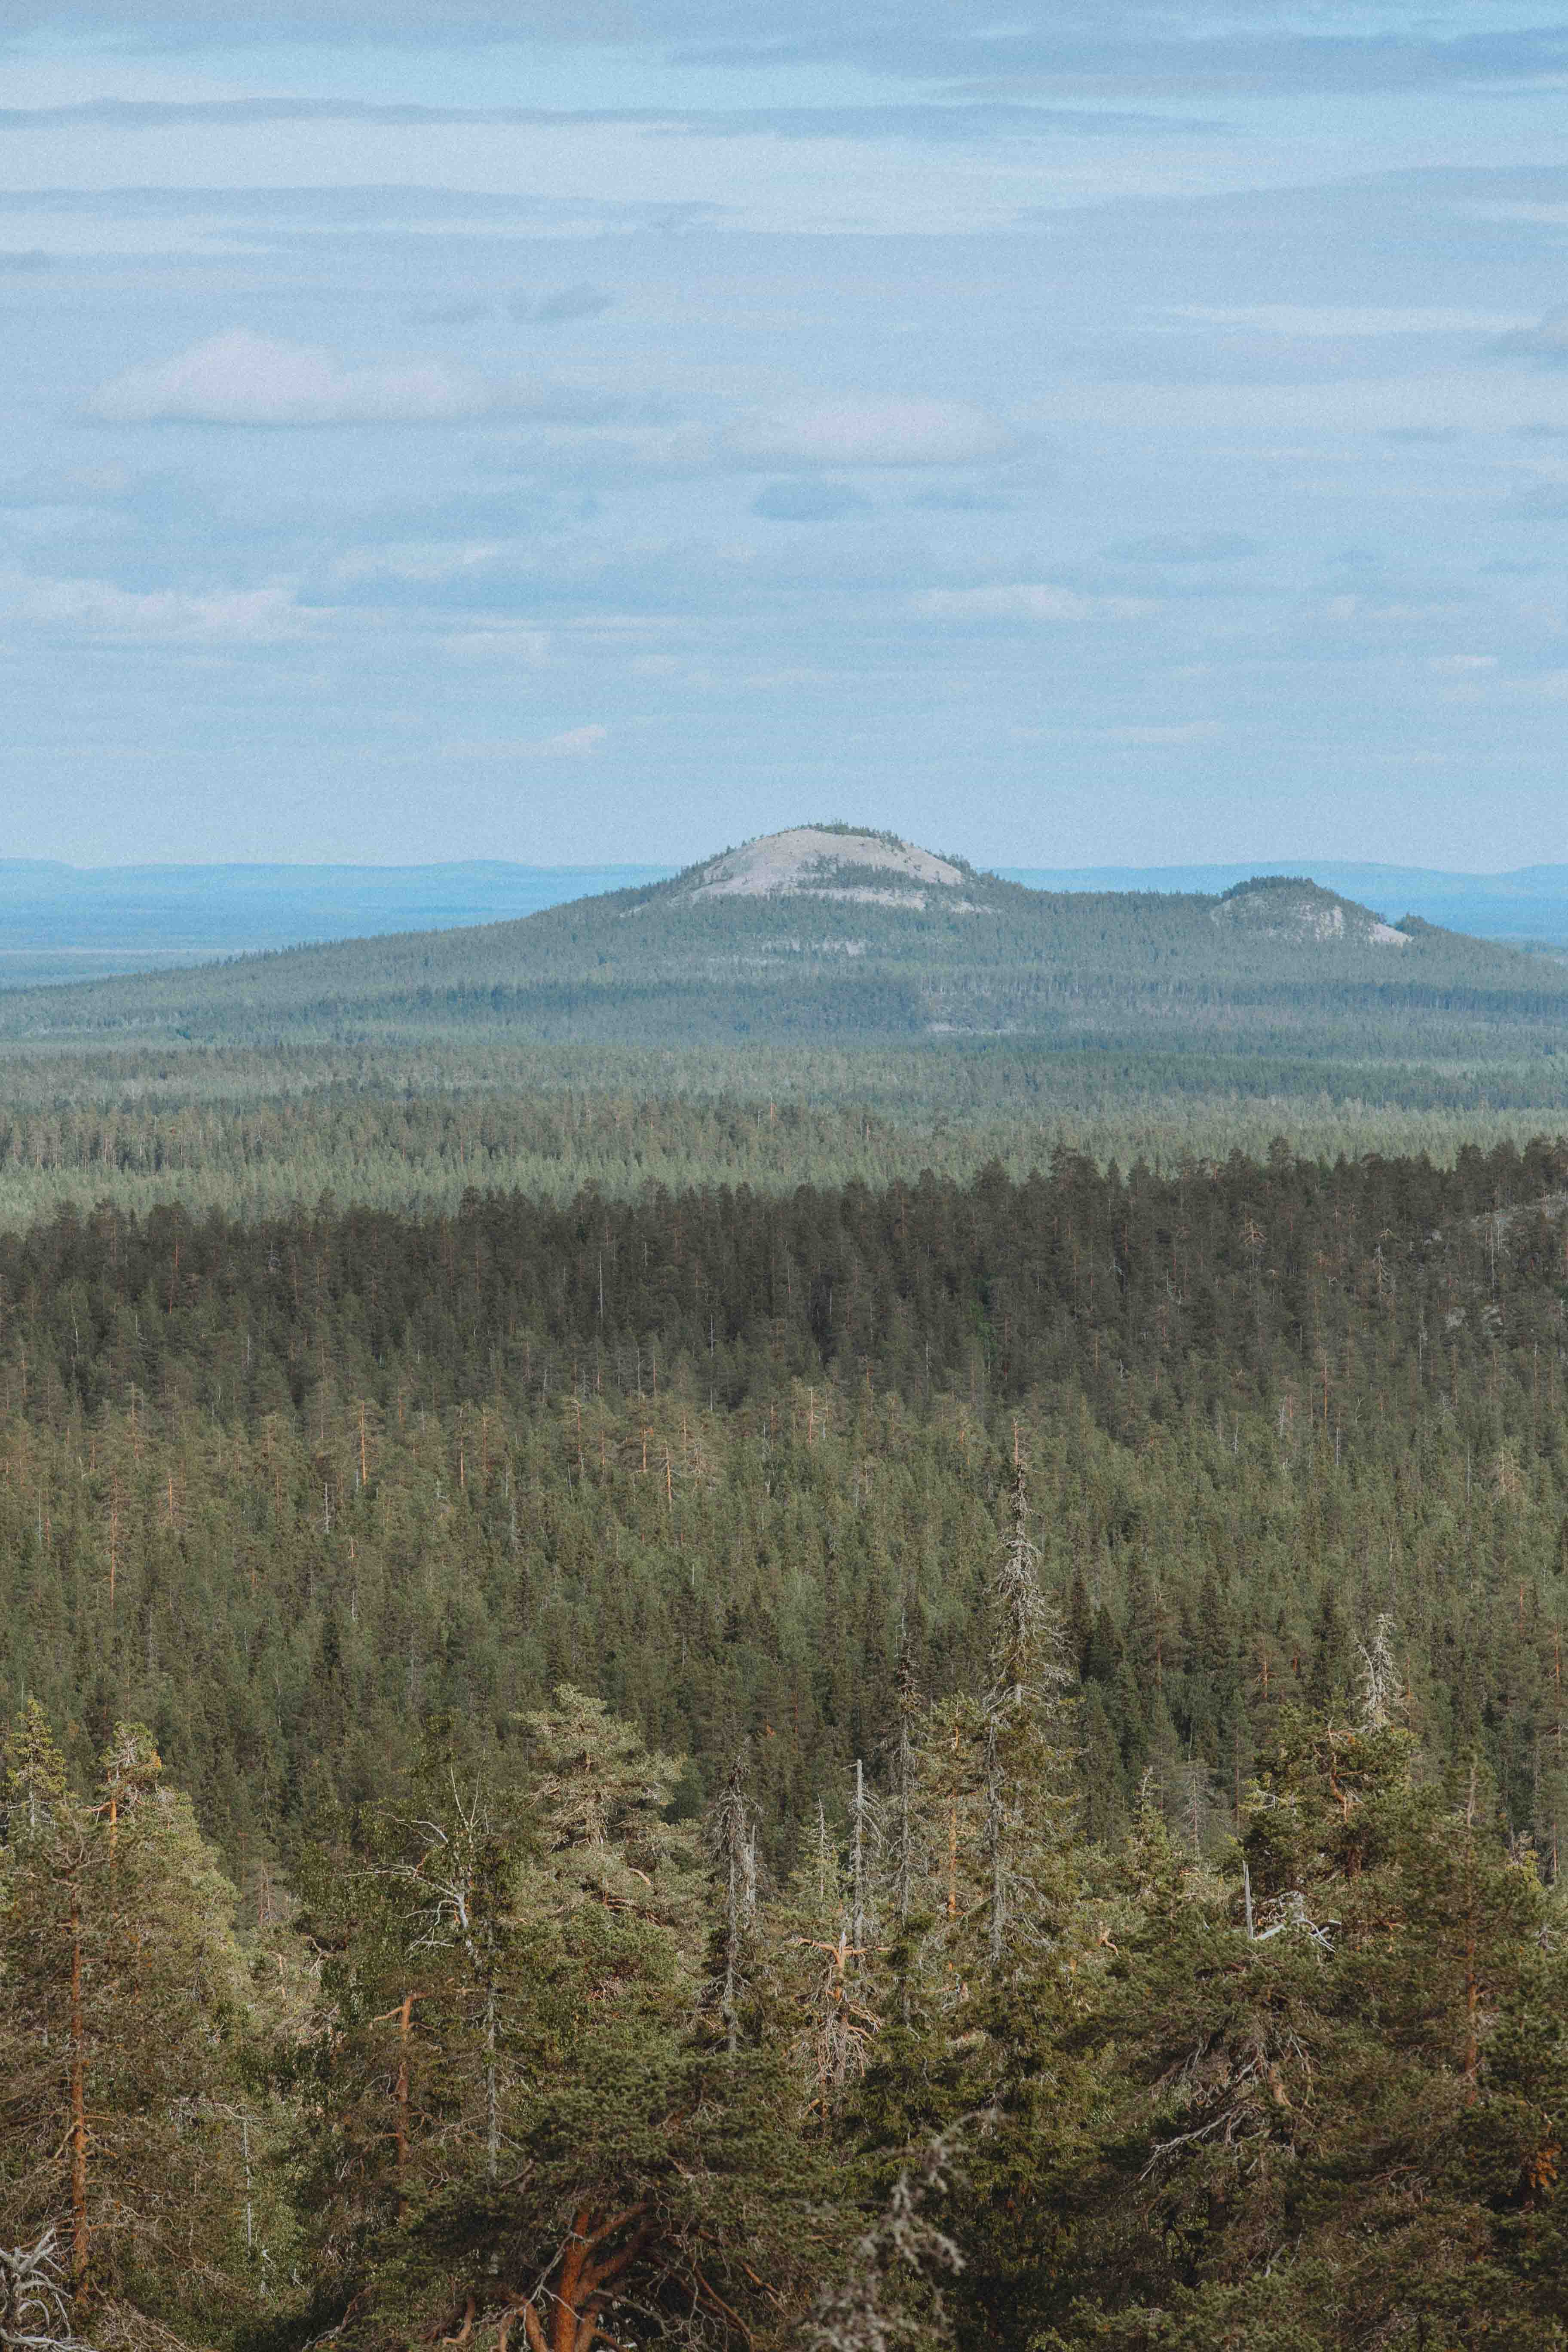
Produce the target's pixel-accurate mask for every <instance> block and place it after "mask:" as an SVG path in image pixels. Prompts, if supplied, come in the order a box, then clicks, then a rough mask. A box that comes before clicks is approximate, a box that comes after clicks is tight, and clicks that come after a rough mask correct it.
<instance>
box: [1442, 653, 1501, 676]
mask: <svg viewBox="0 0 1568 2352" xmlns="http://www.w3.org/2000/svg"><path fill="white" fill-rule="evenodd" d="M1497 666H1498V657H1497V656H1496V654H1434V655H1433V656H1431V658H1430V660H1429V661H1428V662H1427V664H1426V667H1427V668H1428V669H1435V670H1436V671H1437V672H1438V673H1439V674H1440V675H1441V676H1442V677H1474V676H1475V675H1476V673H1477V672H1478V671H1482V670H1489V669H1496V667H1497Z"/></svg>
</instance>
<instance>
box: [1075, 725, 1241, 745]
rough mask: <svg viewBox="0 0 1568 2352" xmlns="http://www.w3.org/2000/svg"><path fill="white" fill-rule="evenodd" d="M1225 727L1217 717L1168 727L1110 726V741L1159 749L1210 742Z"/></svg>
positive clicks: (1221, 732) (1106, 734)
mask: <svg viewBox="0 0 1568 2352" xmlns="http://www.w3.org/2000/svg"><path fill="white" fill-rule="evenodd" d="M1224 733H1225V728H1224V725H1223V723H1222V722H1221V721H1220V720H1219V719H1183V720H1179V721H1177V722H1175V723H1173V725H1171V726H1167V727H1159V726H1155V727H1108V728H1106V730H1105V740H1106V741H1107V742H1108V743H1133V744H1138V745H1141V746H1142V747H1143V748H1144V749H1146V750H1153V751H1158V750H1160V749H1161V748H1163V747H1166V746H1171V747H1174V746H1176V745H1179V744H1182V743H1210V742H1212V741H1213V740H1214V739H1215V736H1216V735H1223V734H1224Z"/></svg>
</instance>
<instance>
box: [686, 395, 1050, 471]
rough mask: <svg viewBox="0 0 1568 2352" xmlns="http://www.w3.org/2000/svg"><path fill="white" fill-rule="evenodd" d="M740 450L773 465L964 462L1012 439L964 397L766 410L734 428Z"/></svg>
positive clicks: (996, 453) (1004, 447)
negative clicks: (961, 399) (963, 399)
mask: <svg viewBox="0 0 1568 2352" xmlns="http://www.w3.org/2000/svg"><path fill="white" fill-rule="evenodd" d="M728 439H729V446H730V447H731V449H732V450H733V452H734V453H735V455H736V456H737V457H743V458H746V459H748V460H752V461H755V462H757V463H761V464H763V465H769V466H789V465H797V466H963V465H972V464H973V462H974V461H975V460H976V459H977V458H983V457H1002V456H1004V455H1005V453H1006V452H1007V451H1008V450H1009V449H1010V448H1011V447H1012V446H1013V436H1012V434H1011V433H1010V432H1009V430H1008V428H1007V426H1006V425H1004V424H1003V423H1002V422H1001V421H1000V419H999V418H997V417H994V416H990V415H987V414H986V412H985V411H984V409H983V408H975V407H972V406H971V405H970V404H969V403H968V402H966V401H960V400H837V401H821V402H814V403H809V404H798V405H793V406H790V407H785V408H778V409H773V410H771V411H767V412H760V413H759V414H757V415H753V416H751V417H748V418H746V419H744V420H743V421H742V423H740V424H738V425H734V426H732V427H731V431H730V434H729V436H728Z"/></svg>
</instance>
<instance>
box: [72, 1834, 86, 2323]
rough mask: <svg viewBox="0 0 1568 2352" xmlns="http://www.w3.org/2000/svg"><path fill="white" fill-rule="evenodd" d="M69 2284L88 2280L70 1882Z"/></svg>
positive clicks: (75, 1902) (75, 1913)
mask: <svg viewBox="0 0 1568 2352" xmlns="http://www.w3.org/2000/svg"><path fill="white" fill-rule="evenodd" d="M70 2095H71V2128H70V2151H71V2284H72V2285H73V2286H74V2287H75V2288H76V2290H77V2292H78V2293H80V2291H81V2289H82V2287H83V2286H84V2285H85V2284H86V2283H87V2257H88V2227H87V2031H86V2026H85V2023H84V2021H83V2017H82V1996H81V1889H80V1886H79V1884H78V1883H77V1882H76V1881H75V1880H73V1881H72V1883H71V2047H70Z"/></svg>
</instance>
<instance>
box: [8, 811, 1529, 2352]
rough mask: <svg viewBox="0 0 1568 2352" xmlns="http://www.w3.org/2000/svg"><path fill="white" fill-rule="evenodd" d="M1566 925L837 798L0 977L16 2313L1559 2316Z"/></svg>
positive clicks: (415, 2321)
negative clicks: (1105, 881) (558, 886)
mask: <svg viewBox="0 0 1568 2352" xmlns="http://www.w3.org/2000/svg"><path fill="white" fill-rule="evenodd" d="M1565 988H1568V975H1563V974H1561V973H1558V972H1556V971H1554V970H1553V968H1552V967H1551V966H1550V965H1546V964H1543V963H1532V962H1531V961H1528V960H1527V959H1525V958H1523V957H1521V956H1516V955H1512V954H1510V953H1507V952H1505V951H1501V950H1491V949H1489V948H1486V947H1484V946H1482V945H1481V944H1479V943H1478V942H1475V941H1471V940H1462V939H1458V938H1456V937H1455V936H1454V935H1451V934H1447V933H1444V932H1437V931H1433V930H1431V929H1428V928H1426V927H1425V926H1422V925H1419V924H1415V923H1411V924H1407V925H1405V926H1403V927H1400V928H1395V927H1392V926H1388V925H1385V924H1384V923H1382V922H1381V921H1380V919H1379V918H1378V917H1377V916H1376V915H1375V914H1373V912H1372V911H1371V910H1370V909H1367V908H1359V907H1357V906H1355V905H1353V904H1352V903H1350V902H1347V901H1345V900H1342V899H1340V898H1335V897H1334V896H1332V895H1331V894H1330V893H1327V892H1324V891H1321V890H1319V889H1317V888H1315V887H1313V886H1311V885H1310V884H1304V883H1301V882H1300V881H1297V880H1291V879H1289V878H1283V879H1280V880H1279V881H1275V882H1269V883H1261V884H1254V885H1250V886H1248V887H1246V888H1244V889H1242V890H1239V891H1233V892H1229V893H1226V894H1224V895H1221V896H1210V897H1197V898H1187V899H1170V898H1159V899H1155V898H1151V899H1148V900H1143V899H1131V900H1130V899H1126V898H1104V899H1099V900H1097V899H1095V898H1086V897H1083V896H1081V895H1079V896H1069V897H1064V898H1061V899H1059V900H1058V899H1053V898H1047V897H1045V896H1042V895H1041V894H1037V893H1032V892H1029V891H1027V890H1023V889H1020V888H1018V887H1016V886H1012V885H1008V884H1005V883H1002V882H998V881H996V880H995V879H994V877H985V876H982V875H977V874H975V873H973V872H972V871H971V870H970V869H969V868H967V867H966V866H963V864H962V862H960V861H957V860H952V859H942V858H938V857H936V856H933V855H931V853H929V852H926V851H923V850H918V849H912V848H910V846H909V845H905V844H903V843H900V842H897V841H893V840H891V839H888V838H884V837H880V836H868V835H854V834H850V833H848V832H846V831H835V830H833V829H831V828H812V829H804V830H803V831H801V832H799V833H797V834H795V835H785V836H777V837H774V838H773V839H772V840H770V841H764V842H762V843H754V844H750V845H746V846H745V847H743V848H742V849H741V850H738V851H729V852H726V853H724V855H723V856H721V857H719V858H716V859H712V860H710V861H708V862H707V863H706V864H705V865H703V866H699V867H696V868H693V869H691V870H690V872H689V873H688V874H686V875H684V876H681V877H677V878H676V879H675V880H673V881H671V882H669V883H666V884H661V885H659V886H658V887H655V888H653V889H641V890H638V891H636V892H626V893H620V894H616V896H613V897H611V898H604V899H598V900H594V901H589V902H585V903H584V905H581V906H578V907H576V908H560V909H556V910H552V911H550V912H547V913H544V914H542V915H539V916H536V917H533V918H531V919H529V920H528V921H527V922H524V923H520V924H513V925H502V926H497V927H492V928H490V929H484V930H479V931H475V932H469V933H466V934H456V935H434V934H433V935H429V936H426V937H422V938H412V939H401V940H391V941H377V942H360V943H355V944H353V945H350V946H344V947H341V948H333V949H329V950H312V951H310V953H308V954H300V955H287V956H280V957H278V958H275V959H260V960H256V961H245V962H241V963H238V964H236V965H233V966H231V967H227V968H225V969H223V970H220V971H216V972H209V973H205V974H202V975H195V976H193V975H191V974H180V975H177V976H169V975H165V976H163V977H160V978H156V979H149V980H147V981H145V982H140V983H138V984H136V985H135V986H130V987H125V988H122V989H117V988H102V989H91V990H84V991H53V992H38V993H37V995H34V996H31V997H29V996H26V995H25V994H18V995H16V996H15V997H12V998H9V999H8V1000H7V1001H6V1003H5V1006H4V1008H3V1009H0V1023H4V1024H9V1030H8V1036H7V1041H6V1055H7V1058H6V1059H5V1072H4V1074H5V1085H6V1102H5V1109H4V1112H3V1113H0V1206H3V1207H4V1209H5V1217H4V1219H3V1220H0V1719H3V1720H4V1721H5V1723H7V1724H8V1727H9V1728H8V1730H7V1731H6V1733H5V1743H4V1755H3V1759H0V1776H3V1777H0V2352H198V2347H200V2352H213V2347H222V2348H223V2352H307V2347H318V2346H320V2347H326V2346H329V2345H331V2346H336V2347H341V2352H415V2347H430V2346H434V2345H437V2344H440V2343H445V2344H447V2345H448V2346H450V2347H456V2352H593V2347H595V2346H596V2345H609V2346H611V2347H618V2352H651V2347H656V2346H660V2345H662V2346H667V2347H688V2352H892V2347H898V2346H902V2347H917V2352H928V2348H929V2347H941V2346H944V2345H948V2346H956V2347H962V2352H972V2347H987V2352H990V2348H991V2347H994V2352H1090V2347H1122V2352H1239V2347H1245V2352H1331V2347H1332V2352H1341V2347H1346V2346H1356V2347H1369V2352H1370V2347H1379V2352H1383V2347H1388V2348H1389V2352H1455V2347H1466V2348H1467V2352H1468V2347H1476V2352H1480V2347H1483V2346H1484V2347H1488V2352H1492V2347H1504V2352H1564V2347H1565V2344H1568V2335H1565V2307H1564V2302H1563V2288H1562V2280H1563V2276H1564V2274H1565V2271H1568V2227H1565V2223H1568V2193H1565V2192H1563V2190H1561V2189H1560V2186H1559V2175H1560V2170H1561V2158H1562V2151H1563V2147H1564V2146H1565V2145H1568V2024H1565V2020H1568V1975H1565V1972H1564V1971H1565V1966H1568V1963H1565V1960H1564V1956H1563V1955H1564V1942H1563V1932H1564V1909H1563V1906H1564V1899H1565V1898H1564V1895H1563V1875H1564V1874H1563V1870H1562V1867H1561V1843H1562V1835H1563V1830H1564V1828H1565V1827H1568V1820H1565V1813H1568V1755H1565V1754H1564V1728H1565V1725H1564V1713H1565V1709H1564V1698H1563V1646H1564V1640H1565V1637H1568V1393H1565V1383H1568V1335H1565V1331H1564V1307H1565V1305H1568V1143H1565V1142H1564V1141H1563V1140H1562V1139H1558V1140H1556V1141H1552V1140H1550V1139H1547V1138H1546V1137H1545V1136H1543V1135H1540V1134H1537V1135H1536V1136H1534V1138H1533V1139H1531V1140H1529V1141H1527V1142H1524V1143H1522V1144H1521V1143H1520V1142H1518V1141H1510V1140H1507V1139H1503V1140H1493V1141H1492V1142H1491V1143H1490V1144H1489V1148H1488V1149H1485V1150H1483V1149H1481V1148H1479V1145H1478V1143H1477V1142H1476V1141H1475V1140H1474V1139H1473V1138H1474V1136H1475V1134H1476V1133H1477V1132H1486V1131H1487V1130H1486V1126H1485V1119H1486V1118H1490V1119H1491V1120H1492V1121H1493V1122H1494V1124H1493V1126H1492V1128H1491V1130H1490V1133H1491V1136H1492V1137H1493V1138H1494V1139H1495V1138H1496V1136H1497V1134H1498V1128H1497V1125H1496V1124H1495V1122H1496V1121H1498V1120H1513V1121H1515V1122H1516V1123H1517V1124H1518V1125H1519V1126H1520V1127H1521V1129H1522V1128H1523V1126H1524V1123H1525V1122H1526V1121H1528V1120H1529V1119H1530V1118H1531V1115H1532V1114H1531V1105H1532V1104H1533V1103H1538V1102H1539V1101H1540V1100H1541V1098H1542V1096H1543V1095H1550V1093H1551V1089H1552V1087H1553V1086H1554V1085H1555V1084H1556V1083H1557V1081H1556V1077H1555V1067H1556V1056H1555V1051H1554V1048H1555V1042H1556V1033H1557V1026H1558V1024H1559V1023H1560V1021H1561V1017H1562V1013H1563V1005H1564V990H1565ZM1222 1072H1223V1073H1226V1074H1228V1075H1227V1076H1226V1079H1225V1080H1224V1081H1222V1080H1221V1078H1220V1077H1219V1076H1216V1074H1218V1073H1222ZM1552 1099H1553V1100H1555V1097H1552ZM1282 1104H1290V1105H1293V1106H1295V1108H1298V1109H1301V1108H1310V1106H1313V1105H1315V1106H1316V1108H1315V1109H1314V1110H1313V1112H1312V1116H1313V1117H1315V1118H1316V1119H1317V1121H1318V1126H1317V1128H1316V1129H1315V1130H1313V1132H1314V1134H1315V1136H1316V1142H1315V1144H1314V1145H1313V1146H1312V1148H1310V1149H1307V1150H1302V1149H1300V1148H1299V1147H1298V1146H1297V1145H1295V1144H1292V1142H1290V1141H1289V1140H1288V1139H1286V1137H1285V1136H1284V1135H1283V1134H1279V1133H1276V1132H1274V1130H1273V1129H1271V1128H1266V1127H1264V1126H1263V1124H1262V1123H1263V1122H1264V1121H1265V1120H1266V1119H1270V1118H1274V1117H1276V1116H1277V1115H1278V1113H1279V1109H1280V1108H1281V1105H1282ZM1391 1105H1397V1108H1391ZM1504 1106H1509V1107H1508V1108H1504ZM1483 1109H1484V1113H1485V1116H1484V1118H1483V1116H1482V1111H1483ZM1110 1114H1114V1118H1115V1119H1116V1120H1117V1121H1119V1122H1120V1124H1119V1125H1112V1124H1110ZM1075 1120H1076V1121H1077V1122H1078V1123H1079V1137H1078V1139H1079V1141H1080V1142H1084V1143H1087V1144H1089V1147H1090V1148H1089V1149H1075V1148H1072V1146H1071V1145H1070V1144H1069V1142H1068V1140H1066V1139H1064V1136H1065V1132H1066V1131H1068V1130H1070V1129H1071V1127H1072V1122H1073V1121H1075ZM1097 1120H1098V1121H1100V1124H1099V1125H1098V1126H1096V1125H1095V1124H1094V1122H1095V1121H1097ZM1422 1121H1426V1122H1428V1123H1429V1124H1430V1123H1434V1122H1435V1123H1436V1125H1435V1130H1434V1134H1433V1137H1432V1139H1433V1140H1434V1152H1433V1155H1432V1156H1428V1154H1427V1153H1426V1152H1425V1151H1414V1150H1413V1151H1410V1152H1407V1153H1405V1155H1403V1156H1400V1155H1396V1154H1395V1153H1394V1151H1393V1150H1391V1149H1384V1150H1370V1149H1368V1148H1367V1145H1368V1143H1369V1142H1370V1141H1371V1140H1373V1139H1382V1141H1383V1142H1384V1145H1385V1146H1386V1145H1387V1144H1389V1143H1390V1142H1391V1141H1392V1139H1394V1137H1395V1136H1396V1135H1398V1134H1405V1136H1407V1137H1409V1136H1411V1135H1412V1134H1413V1132H1414V1134H1415V1139H1417V1140H1421V1141H1426V1140H1427V1139H1428V1135H1427V1131H1426V1129H1421V1128H1420V1126H1419V1122H1422ZM1248 1122H1250V1124H1248ZM1402 1122H1403V1124H1401V1123H1402ZM1444 1122H1447V1123H1446V1124H1445V1123H1444ZM1543 1123H1544V1122H1541V1121H1539V1120H1538V1121H1537V1124H1538V1125H1540V1124H1543ZM1220 1131H1228V1135H1229V1137H1230V1139H1231V1140H1232V1142H1234V1139H1236V1137H1237V1136H1238V1135H1239V1134H1242V1133H1248V1134H1252V1135H1254V1136H1258V1138H1259V1148H1258V1150H1256V1151H1255V1153H1254V1154H1253V1156H1250V1157H1248V1156H1247V1155H1245V1154H1244V1153H1243V1151H1242V1150H1239V1149H1234V1148H1230V1149H1227V1150H1226V1151H1225V1152H1224V1153H1223V1154H1221V1153H1215V1152H1214V1151H1212V1150H1205V1139H1206V1138H1207V1137H1208V1136H1210V1135H1211V1134H1214V1133H1216V1132H1220ZM1271 1135H1272V1140H1270V1139H1269V1138H1270V1136H1271ZM1336 1135H1339V1136H1345V1137H1348V1139H1350V1140H1351V1141H1352V1143H1359V1144H1360V1146H1361V1149H1360V1150H1359V1153H1357V1154H1356V1155H1354V1156H1347V1155H1346V1154H1345V1153H1343V1152H1341V1153H1340V1154H1338V1156H1336V1155H1335V1153H1334V1152H1333V1150H1331V1149H1325V1148H1323V1147H1324V1146H1325V1144H1328V1143H1331V1141H1332V1139H1334V1137H1335V1136H1336ZM991 1148H995V1149H999V1150H1005V1153H1006V1164H1003V1161H1002V1160H1000V1159H997V1160H991V1161H990V1162H989V1163H988V1164H985V1165H983V1166H977V1164H976V1163H977V1161H978V1160H981V1159H982V1158H983V1156H984V1152H985V1151H986V1150H987V1149H991ZM181 1187H184V1189H185V1191H186V1192H187V1194H188V1196H189V1197H188V1198H187V1199H185V1200H181V1199H179V1198H176V1197H171V1195H172V1194H174V1193H175V1192H177V1191H178V1190H179V1188H181ZM40 1212H41V1213H40Z"/></svg>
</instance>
